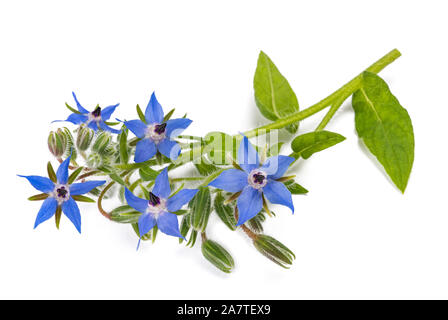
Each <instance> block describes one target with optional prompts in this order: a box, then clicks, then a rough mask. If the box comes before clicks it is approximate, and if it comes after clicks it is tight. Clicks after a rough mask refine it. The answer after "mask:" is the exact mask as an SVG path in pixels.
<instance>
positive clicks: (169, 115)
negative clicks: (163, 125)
mask: <svg viewBox="0 0 448 320" xmlns="http://www.w3.org/2000/svg"><path fill="white" fill-rule="evenodd" d="M174 110H176V109H174V108H173V109H171V110H170V111H169V112H168V113H167V114H166V115H165V117H163V122H167V121H168V120H170V119H171V116H172V115H173V113H174Z"/></svg>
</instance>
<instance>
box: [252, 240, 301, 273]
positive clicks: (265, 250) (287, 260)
mask: <svg viewBox="0 0 448 320" xmlns="http://www.w3.org/2000/svg"><path fill="white" fill-rule="evenodd" d="M253 241H254V246H255V248H256V249H257V250H258V251H260V253H261V254H262V255H264V256H265V257H266V258H268V259H269V260H271V261H272V262H274V263H276V264H278V265H279V266H281V267H283V268H285V269H288V268H289V266H290V265H291V264H292V261H293V260H294V259H295V258H296V256H295V255H294V253H293V252H292V251H291V250H289V249H288V248H287V247H286V246H285V245H283V244H282V243H281V242H279V241H277V240H275V239H274V238H272V237H270V236H267V235H264V234H260V235H257V236H256V237H255V238H254V240H253Z"/></svg>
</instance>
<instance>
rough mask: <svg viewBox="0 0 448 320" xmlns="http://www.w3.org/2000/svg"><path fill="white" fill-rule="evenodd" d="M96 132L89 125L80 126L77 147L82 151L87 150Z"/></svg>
mask: <svg viewBox="0 0 448 320" xmlns="http://www.w3.org/2000/svg"><path fill="white" fill-rule="evenodd" d="M94 135H95V132H94V131H93V130H92V129H90V128H87V127H84V126H82V127H79V129H78V136H77V137H76V147H77V148H78V149H79V150H80V151H85V150H87V148H89V146H90V143H91V142H92V139H93V136H94Z"/></svg>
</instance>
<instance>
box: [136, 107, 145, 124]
mask: <svg viewBox="0 0 448 320" xmlns="http://www.w3.org/2000/svg"><path fill="white" fill-rule="evenodd" d="M136 109H137V114H138V117H139V118H140V120H141V121H143V123H146V118H145V114H144V113H143V111H142V109H140V105H137V107H136Z"/></svg>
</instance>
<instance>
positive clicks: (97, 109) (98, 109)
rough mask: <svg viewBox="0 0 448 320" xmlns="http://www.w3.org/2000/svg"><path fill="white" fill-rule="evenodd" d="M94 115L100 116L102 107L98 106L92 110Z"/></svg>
mask: <svg viewBox="0 0 448 320" xmlns="http://www.w3.org/2000/svg"><path fill="white" fill-rule="evenodd" d="M92 115H93V116H94V117H96V118H97V117H99V116H100V115H101V108H100V107H99V106H97V107H96V108H95V110H93V111H92Z"/></svg>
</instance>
